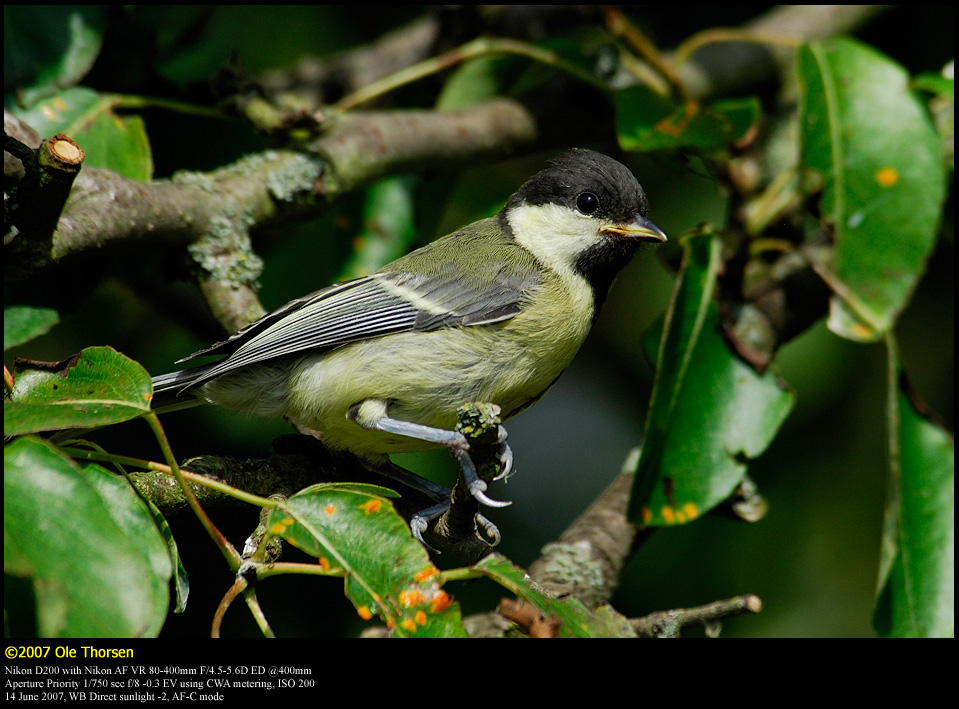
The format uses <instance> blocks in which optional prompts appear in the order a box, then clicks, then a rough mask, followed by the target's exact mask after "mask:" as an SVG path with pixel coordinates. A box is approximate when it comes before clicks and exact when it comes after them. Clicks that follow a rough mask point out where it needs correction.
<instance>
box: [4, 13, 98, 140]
mask: <svg viewBox="0 0 959 709" xmlns="http://www.w3.org/2000/svg"><path fill="white" fill-rule="evenodd" d="M106 18H107V8H106V7H105V6H103V5H4V7H3V85H4V87H11V86H15V87H17V89H18V94H19V101H20V103H21V104H22V105H24V106H30V105H31V104H33V103H34V102H35V101H36V100H37V99H39V98H41V97H42V96H47V95H49V94H51V93H53V92H55V91H57V90H58V89H60V88H66V87H68V86H73V85H75V84H76V83H78V82H79V81H80V79H82V78H83V77H84V76H86V74H87V72H88V71H90V68H91V67H92V66H93V63H94V62H95V61H96V58H97V56H98V55H99V54H100V46H101V44H102V42H103V32H104V30H105V28H106ZM51 135H52V134H51Z"/></svg>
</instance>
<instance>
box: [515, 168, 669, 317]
mask: <svg viewBox="0 0 959 709" xmlns="http://www.w3.org/2000/svg"><path fill="white" fill-rule="evenodd" d="M648 212H649V206H648V203H647V201H646V194H645V192H643V188H642V187H640V185H639V182H637V181H636V178H635V177H634V176H633V173H631V172H630V171H629V170H628V169H627V168H626V166H625V165H623V164H622V163H620V162H618V161H616V160H613V159H612V158H610V157H607V156H606V155H602V154H601V153H597V152H594V151H592V150H582V149H574V150H571V151H569V152H567V153H564V154H563V155H561V156H559V157H558V158H556V159H555V160H553V161H551V162H550V164H549V167H547V168H546V169H544V170H541V171H540V172H538V173H536V174H535V175H533V177H531V178H530V179H529V180H528V181H527V182H526V183H525V184H524V185H523V186H522V187H520V188H519V190H517V191H516V193H515V194H514V195H513V196H512V197H510V199H509V201H508V202H507V203H506V207H505V208H504V209H503V211H502V212H501V219H502V220H503V221H504V222H505V225H504V228H508V229H510V230H511V232H512V233H513V236H514V237H515V238H516V240H517V241H518V242H520V243H521V244H522V245H523V246H525V247H526V248H527V249H528V250H529V251H531V252H532V253H533V254H534V255H535V256H536V257H538V258H539V259H540V260H541V261H543V262H544V263H545V264H547V265H549V266H550V267H552V268H553V269H555V270H557V271H563V270H572V271H573V272H575V273H577V274H579V275H581V276H583V277H584V278H585V279H586V280H587V281H588V282H589V284H590V285H591V286H592V288H593V292H594V300H595V302H596V304H597V311H598V307H599V305H600V304H601V303H602V302H603V300H604V299H605V297H606V293H607V291H608V290H609V286H610V285H611V284H612V281H613V279H614V278H615V276H616V274H617V273H619V271H620V270H621V269H622V268H623V267H624V266H625V265H626V264H627V263H629V261H630V259H631V258H632V256H633V254H634V253H635V252H636V249H637V248H638V247H639V245H640V244H641V243H642V242H643V241H653V242H662V241H665V240H666V235H665V234H663V232H662V230H661V229H659V227H657V226H656V225H655V224H653V223H652V222H651V221H649V219H648V218H647V214H648Z"/></svg>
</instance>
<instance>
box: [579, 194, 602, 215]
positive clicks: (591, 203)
mask: <svg viewBox="0 0 959 709" xmlns="http://www.w3.org/2000/svg"><path fill="white" fill-rule="evenodd" d="M576 209H578V210H579V211H581V212H582V213H583V214H592V213H593V212H595V211H596V210H597V209H599V199H598V198H597V197H596V195H594V194H593V193H592V192H583V193H582V194H581V195H579V196H578V197H577V198H576Z"/></svg>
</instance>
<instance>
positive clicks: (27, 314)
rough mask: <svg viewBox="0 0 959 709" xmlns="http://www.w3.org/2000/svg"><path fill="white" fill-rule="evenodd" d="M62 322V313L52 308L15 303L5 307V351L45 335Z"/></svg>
mask: <svg viewBox="0 0 959 709" xmlns="http://www.w3.org/2000/svg"><path fill="white" fill-rule="evenodd" d="M58 322H60V314H59V313H57V311H56V310H53V309H52V308H38V307H34V306H31V305H13V306H11V307H9V308H4V309H3V351H4V352H6V351H7V350H9V349H10V348H11V347H16V346H17V345H22V344H23V343H24V342H29V341H30V340H32V339H34V338H36V337H40V335H45V334H46V333H48V332H49V331H50V329H51V328H52V327H53V326H54V325H56V324H57V323H58Z"/></svg>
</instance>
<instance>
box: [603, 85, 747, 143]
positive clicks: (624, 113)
mask: <svg viewBox="0 0 959 709" xmlns="http://www.w3.org/2000/svg"><path fill="white" fill-rule="evenodd" d="M615 104H616V126H617V133H618V136H619V144H620V146H621V147H622V148H623V150H629V151H633V152H651V151H654V150H693V151H699V152H712V151H717V150H722V149H725V148H727V147H728V146H729V145H730V144H731V143H734V142H736V141H737V140H739V139H740V138H742V137H743V136H744V135H745V134H746V133H747V132H748V131H749V130H750V128H752V127H753V126H754V125H755V124H756V122H757V121H758V120H759V115H760V106H759V101H758V100H757V99H755V98H745V99H727V100H724V101H716V102H715V103H712V104H710V105H709V106H697V105H694V104H686V105H683V106H677V105H676V104H674V103H673V102H671V101H668V100H667V99H664V98H663V97H661V96H659V95H658V94H656V93H654V92H653V91H651V90H650V89H649V88H647V87H645V86H631V87H628V88H626V89H622V90H621V91H617V92H616V94H615Z"/></svg>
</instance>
